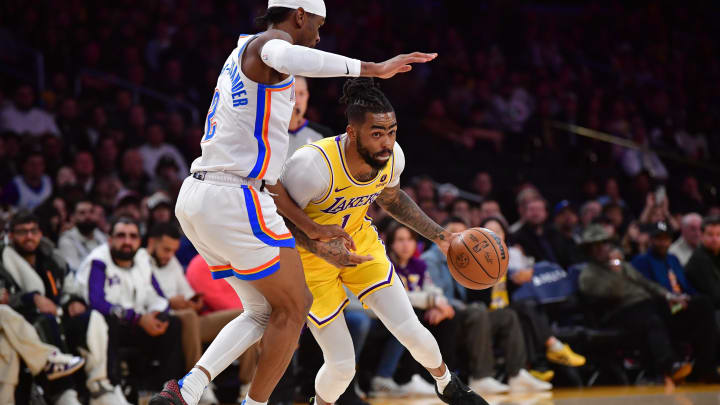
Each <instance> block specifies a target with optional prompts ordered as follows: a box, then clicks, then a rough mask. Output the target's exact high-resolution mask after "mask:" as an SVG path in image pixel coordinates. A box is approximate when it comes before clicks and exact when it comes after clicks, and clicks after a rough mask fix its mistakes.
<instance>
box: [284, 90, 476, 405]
mask: <svg viewBox="0 0 720 405" xmlns="http://www.w3.org/2000/svg"><path fill="white" fill-rule="evenodd" d="M343 93H344V94H343V97H342V98H341V99H340V101H341V102H342V103H344V104H346V105H347V110H346V115H347V118H348V126H347V133H345V134H343V135H340V136H337V137H334V138H325V139H323V140H320V141H317V142H315V143H312V144H310V145H306V146H304V147H302V148H300V149H299V150H298V151H297V152H296V153H295V154H294V155H293V156H292V157H291V158H290V159H289V160H288V162H287V163H286V167H285V171H284V174H283V175H282V177H281V183H282V184H283V185H284V187H285V189H287V193H284V192H283V190H278V195H277V196H276V197H275V199H276V204H277V206H278V209H279V210H280V212H281V213H282V214H283V215H285V216H286V217H287V218H288V219H289V220H291V221H292V222H294V223H295V224H298V225H301V224H303V223H304V222H306V221H309V220H313V221H315V222H317V223H319V224H338V225H340V226H342V227H343V228H345V230H346V231H347V232H348V233H349V234H350V235H351V236H352V238H353V240H354V242H355V247H356V250H355V253H351V252H350V251H349V250H348V249H347V248H346V246H345V244H344V242H343V240H342V239H334V240H331V241H327V242H323V241H316V240H311V239H310V238H308V237H307V236H305V235H304V234H303V233H302V231H300V230H299V229H298V227H297V226H295V225H293V224H288V226H289V227H290V230H291V231H292V233H293V234H294V236H295V239H296V241H297V244H298V245H299V249H298V250H299V251H300V257H301V260H302V263H303V268H304V271H305V280H306V281H307V284H308V287H309V288H310V291H311V292H312V295H313V304H312V308H311V309H310V314H309V316H308V322H307V324H308V326H309V328H310V330H311V332H312V334H313V336H314V337H315V339H316V340H317V342H318V344H319V345H320V347H321V348H322V351H323V357H324V359H325V364H324V365H323V367H322V368H321V369H320V371H319V372H318V375H317V378H316V379H315V392H316V397H315V399H314V401H315V403H317V404H322V405H324V404H329V403H333V402H335V401H336V400H337V399H338V397H339V396H340V394H342V393H343V392H344V391H345V389H346V388H347V386H348V384H349V383H350V381H351V380H352V378H353V376H354V374H355V353H354V350H353V344H352V338H351V336H350V333H349V331H348V328H347V325H346V323H345V318H344V316H343V312H342V311H343V308H344V307H345V305H347V303H348V300H347V296H346V294H345V291H344V289H343V285H344V286H346V287H347V288H348V289H349V290H350V291H352V292H353V293H354V294H355V295H357V297H358V298H359V299H360V300H361V301H362V302H363V303H364V304H365V305H366V306H367V307H369V308H370V309H372V310H373V311H374V312H375V313H376V314H377V316H378V318H379V319H380V320H381V321H382V322H383V323H384V324H385V326H386V327H387V328H388V330H389V331H390V332H391V333H392V334H393V335H395V337H396V338H397V339H398V340H399V341H400V342H401V343H402V344H403V345H404V346H405V347H406V348H407V349H408V350H409V351H410V353H411V354H412V355H413V357H414V358H415V360H417V361H418V362H419V363H420V364H422V365H423V366H424V367H425V368H426V369H427V370H428V371H429V372H430V373H431V374H432V376H433V377H434V378H435V380H436V391H437V393H438V396H439V397H440V399H441V400H443V401H444V402H446V403H449V404H453V405H466V404H467V405H476V404H477V405H486V404H487V403H486V402H485V401H484V400H483V399H482V398H481V397H480V396H478V395H477V394H475V393H474V392H472V391H471V390H470V389H469V388H468V387H467V386H466V385H465V384H463V383H462V382H461V381H460V380H459V379H458V378H457V376H455V375H454V374H452V373H450V372H449V370H448V368H447V366H446V365H445V363H444V362H443V359H442V355H441V354H440V349H439V348H438V344H437V342H436V341H435V338H434V337H433V336H432V334H430V332H429V331H428V330H427V329H426V328H425V327H424V326H422V324H421V323H420V321H419V320H418V318H417V316H416V315H415V312H414V311H413V309H412V306H411V305H410V301H409V299H408V297H407V294H406V292H405V289H404V287H403V285H402V282H401V281H400V280H399V279H398V276H397V275H396V274H395V272H394V269H393V266H392V264H391V263H390V261H389V260H388V258H387V256H386V255H385V247H384V246H383V243H382V242H381V241H380V239H379V236H378V234H377V232H376V230H375V228H374V227H373V226H372V223H371V219H370V218H368V217H367V216H366V213H367V209H368V206H369V205H370V204H372V203H373V202H374V201H377V203H378V204H379V205H380V206H381V207H383V208H384V209H385V210H386V211H388V213H390V215H392V216H393V217H394V218H395V219H397V220H398V221H400V222H402V223H403V224H405V225H407V226H409V227H411V228H412V229H414V230H415V231H417V232H418V233H420V234H421V235H423V236H424V237H426V238H427V239H429V240H432V241H434V242H439V241H442V240H449V238H451V237H452V235H451V234H450V233H449V232H447V231H445V230H444V229H443V228H442V227H441V226H440V225H438V224H436V223H435V222H434V221H432V220H431V219H430V218H429V217H428V216H427V215H425V214H424V213H423V212H422V211H421V210H420V208H418V206H417V205H416V204H415V203H414V202H413V201H412V200H411V199H410V198H409V197H408V196H407V194H405V192H403V191H402V190H401V189H400V174H401V172H402V170H403V168H404V166H405V156H404V155H403V152H402V149H401V148H400V146H399V145H398V144H397V143H395V136H396V133H397V128H398V124H397V120H396V118H395V112H394V110H393V107H392V105H391V104H390V102H389V101H388V100H387V98H386V97H385V95H384V94H383V93H382V92H381V91H380V89H379V88H378V87H376V86H375V84H374V82H373V81H372V79H366V78H358V79H351V80H348V81H347V82H346V83H345V86H344V87H343ZM271 190H272V189H271ZM288 194H289V195H288ZM291 199H292V200H294V202H293V201H292V200H291ZM295 204H297V205H295ZM298 206H299V207H300V208H301V209H302V210H300V209H298ZM308 218H309V219H308Z"/></svg>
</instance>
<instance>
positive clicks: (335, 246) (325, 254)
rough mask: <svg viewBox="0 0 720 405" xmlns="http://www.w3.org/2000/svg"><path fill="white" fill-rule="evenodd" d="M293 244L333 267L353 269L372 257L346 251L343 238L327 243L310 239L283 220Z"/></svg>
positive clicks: (292, 224)
mask: <svg viewBox="0 0 720 405" xmlns="http://www.w3.org/2000/svg"><path fill="white" fill-rule="evenodd" d="M285 225H287V227H288V229H289V230H290V232H292V234H293V237H295V243H297V244H298V245H300V246H302V247H304V248H305V249H307V250H308V251H309V252H310V253H312V254H314V255H315V256H318V257H319V258H321V259H323V260H325V261H326V262H328V263H330V264H332V265H333V266H335V267H338V268H343V267H355V266H357V265H358V264H360V263H365V262H367V261H369V260H372V259H373V257H372V256H360V255H357V254H355V253H353V252H351V251H350V250H348V247H347V242H346V240H344V239H343V238H335V239H331V240H329V241H327V242H323V241H320V240H315V239H311V238H310V237H309V236H308V235H307V234H306V233H305V232H303V231H302V230H300V228H298V227H297V225H295V224H294V223H292V222H291V221H288V220H287V219H285Z"/></svg>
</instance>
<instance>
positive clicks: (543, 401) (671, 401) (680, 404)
mask: <svg viewBox="0 0 720 405" xmlns="http://www.w3.org/2000/svg"><path fill="white" fill-rule="evenodd" d="M484 398H485V399H486V400H487V401H488V402H489V403H490V405H720V385H684V386H682V387H678V388H677V389H675V391H674V392H673V393H666V392H665V390H664V388H663V387H660V386H657V387H653V386H643V387H601V388H585V389H555V390H553V391H552V392H544V393H539V394H509V395H490V396H485V397H484ZM149 400H150V397H149V396H147V397H143V398H141V399H140V401H139V405H146V404H147V403H148V402H149ZM370 404H371V405H445V404H444V403H443V402H442V401H440V400H439V399H437V397H430V396H428V397H414V398H402V399H397V398H395V399H392V398H386V399H371V400H370Z"/></svg>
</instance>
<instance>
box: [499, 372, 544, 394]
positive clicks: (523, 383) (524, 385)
mask: <svg viewBox="0 0 720 405" xmlns="http://www.w3.org/2000/svg"><path fill="white" fill-rule="evenodd" d="M508 385H509V386H510V392H537V391H549V390H551V389H552V384H550V383H549V382H545V381H542V380H539V379H537V378H535V377H533V376H532V375H531V374H530V373H528V372H527V371H526V370H525V369H521V370H520V372H519V373H518V374H517V375H516V376H515V377H510V379H509V380H508Z"/></svg>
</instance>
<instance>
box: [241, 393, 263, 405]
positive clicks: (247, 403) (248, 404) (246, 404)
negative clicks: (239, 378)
mask: <svg viewBox="0 0 720 405" xmlns="http://www.w3.org/2000/svg"><path fill="white" fill-rule="evenodd" d="M242 405H267V401H265V402H258V401H256V400H254V399H252V398H250V393H248V394H247V396H246V397H245V400H244V401H243V402H242Z"/></svg>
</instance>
